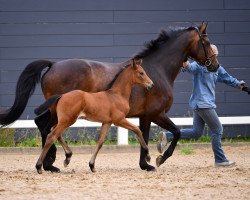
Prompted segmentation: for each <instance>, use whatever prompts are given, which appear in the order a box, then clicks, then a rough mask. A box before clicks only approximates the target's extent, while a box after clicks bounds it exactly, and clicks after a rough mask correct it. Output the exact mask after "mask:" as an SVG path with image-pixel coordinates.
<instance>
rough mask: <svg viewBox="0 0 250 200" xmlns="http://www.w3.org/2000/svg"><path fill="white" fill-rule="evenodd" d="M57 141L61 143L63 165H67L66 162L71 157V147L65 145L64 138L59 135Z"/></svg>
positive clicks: (67, 162) (68, 161)
mask: <svg viewBox="0 0 250 200" xmlns="http://www.w3.org/2000/svg"><path fill="white" fill-rule="evenodd" d="M58 141H59V142H60V143H61V145H62V147H63V149H64V152H65V157H66V158H65V160H64V163H63V164H64V167H67V166H68V164H69V163H70V159H71V157H72V151H71V149H70V148H69V146H68V145H67V143H66V142H65V140H64V139H63V138H62V136H59V137H58Z"/></svg>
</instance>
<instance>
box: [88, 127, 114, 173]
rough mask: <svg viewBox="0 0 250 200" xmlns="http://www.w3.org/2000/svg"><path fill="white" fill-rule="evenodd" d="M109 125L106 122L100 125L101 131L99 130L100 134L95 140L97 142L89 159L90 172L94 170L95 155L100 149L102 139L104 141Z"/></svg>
mask: <svg viewBox="0 0 250 200" xmlns="http://www.w3.org/2000/svg"><path fill="white" fill-rule="evenodd" d="M110 126H111V123H107V124H102V127H101V131H100V135H99V138H98V141H97V144H96V148H95V151H94V153H93V155H92V157H91V159H90V161H89V167H90V169H91V171H92V172H96V170H95V159H96V156H97V154H98V152H99V150H100V149H101V147H102V145H103V143H104V141H105V138H106V135H107V132H108V130H109V128H110Z"/></svg>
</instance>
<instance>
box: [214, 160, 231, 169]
mask: <svg viewBox="0 0 250 200" xmlns="http://www.w3.org/2000/svg"><path fill="white" fill-rule="evenodd" d="M234 165H235V162H234V161H231V160H228V161H225V162H220V163H218V162H215V167H230V166H234Z"/></svg>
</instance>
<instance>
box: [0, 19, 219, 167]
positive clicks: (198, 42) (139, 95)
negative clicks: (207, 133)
mask: <svg viewBox="0 0 250 200" xmlns="http://www.w3.org/2000/svg"><path fill="white" fill-rule="evenodd" d="M206 29H207V24H205V23H202V24H201V25H200V26H199V27H188V28H176V29H170V30H168V31H165V30H162V31H161V33H160V34H159V36H158V37H157V38H156V39H153V40H151V41H150V42H148V43H147V44H146V46H145V49H144V50H142V51H141V52H139V53H137V54H136V55H135V56H134V58H135V59H143V64H142V67H143V68H144V70H145V71H146V73H147V75H148V76H149V77H150V78H151V80H152V81H153V82H154V87H153V88H152V90H151V91H150V92H147V90H145V89H144V88H141V87H136V86H135V87H134V88H133V90H132V94H131V97H130V104H129V105H130V111H129V113H128V114H127V117H138V118H139V121H140V122H139V126H140V129H141V131H142V132H143V138H144V140H145V142H146V143H147V144H148V139H149V129H150V124H151V122H153V123H155V124H157V125H159V126H160V127H162V128H164V129H166V130H168V131H171V132H172V133H173V134H174V138H173V140H172V142H171V144H170V146H169V147H168V149H167V150H166V151H165V152H164V154H163V156H162V157H161V159H160V161H159V160H158V164H162V163H163V162H164V161H165V160H166V159H167V158H168V157H170V156H171V155H172V154H173V151H174V149H175V147H176V144H177V141H178V140H179V138H180V130H179V128H178V127H177V126H176V125H175V124H174V123H173V122H172V121H171V120H170V119H169V117H168V116H167V114H166V113H167V112H168V111H169V109H170V107H171V105H172V103H173V84H174V80H175V78H176V76H177V75H178V73H179V71H180V67H181V66H182V63H183V61H185V60H186V59H187V58H188V57H190V58H192V59H194V60H196V61H197V62H199V63H201V64H203V65H205V66H206V67H207V69H208V70H209V71H216V70H217V69H218V67H219V63H218V60H217V58H216V56H214V53H213V51H212V49H211V46H210V42H209V38H208V35H207V31H206ZM127 64H128V61H127V62H124V63H103V62H96V61H91V60H83V59H70V60H63V61H60V62H51V61H48V60H37V61H34V62H32V63H30V64H28V66H27V67H26V68H25V69H24V71H23V72H22V73H21V75H20V77H19V80H18V82H17V87H16V97H15V102H14V105H13V106H12V107H11V108H9V109H8V110H6V111H5V112H2V113H1V114H0V124H1V125H8V124H10V123H12V122H14V121H15V120H17V119H18V118H19V117H20V116H21V114H22V113H23V111H24V109H25V107H26V105H27V102H28V99H29V97H30V96H31V95H32V94H33V91H34V89H35V86H36V84H37V83H38V82H39V81H40V80H41V87H42V91H43V94H44V97H45V98H46V99H48V98H49V97H51V96H52V95H55V94H63V93H66V92H69V91H71V90H76V89H79V90H83V91H87V92H98V91H102V90H106V89H108V88H109V87H110V86H111V83H112V82H113V80H114V78H115V77H116V75H117V74H118V73H119V72H120V70H121V69H122V68H123V67H124V66H125V65H127ZM45 68H47V71H46V72H45V73H44V75H43V76H42V77H41V73H42V71H43V69H45ZM55 121H56V119H55V118H53V117H51V115H50V112H49V111H47V112H44V113H43V114H41V115H40V116H38V117H37V118H36V119H35V122H36V124H37V126H38V128H39V130H40V131H41V134H42V142H43V145H44V143H45V140H46V137H47V134H48V133H49V132H50V129H51V127H52V126H53V125H54V124H55ZM55 156H56V147H55V146H54V145H53V146H52V147H51V148H50V150H49V152H48V154H47V157H46V158H45V160H44V163H43V167H44V169H45V170H51V171H56V170H57V168H55V167H54V166H52V164H53V162H54V160H55ZM145 156H146V155H145V153H144V150H143V149H142V148H141V152H140V161H139V165H140V168H141V169H143V170H148V171H153V170H155V167H153V166H151V165H149V164H148V163H147V162H146V161H145Z"/></svg>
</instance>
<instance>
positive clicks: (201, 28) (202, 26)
mask: <svg viewBox="0 0 250 200" xmlns="http://www.w3.org/2000/svg"><path fill="white" fill-rule="evenodd" d="M207 24H208V23H204V22H202V24H201V26H200V27H199V29H200V32H201V34H206V33H207Z"/></svg>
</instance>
